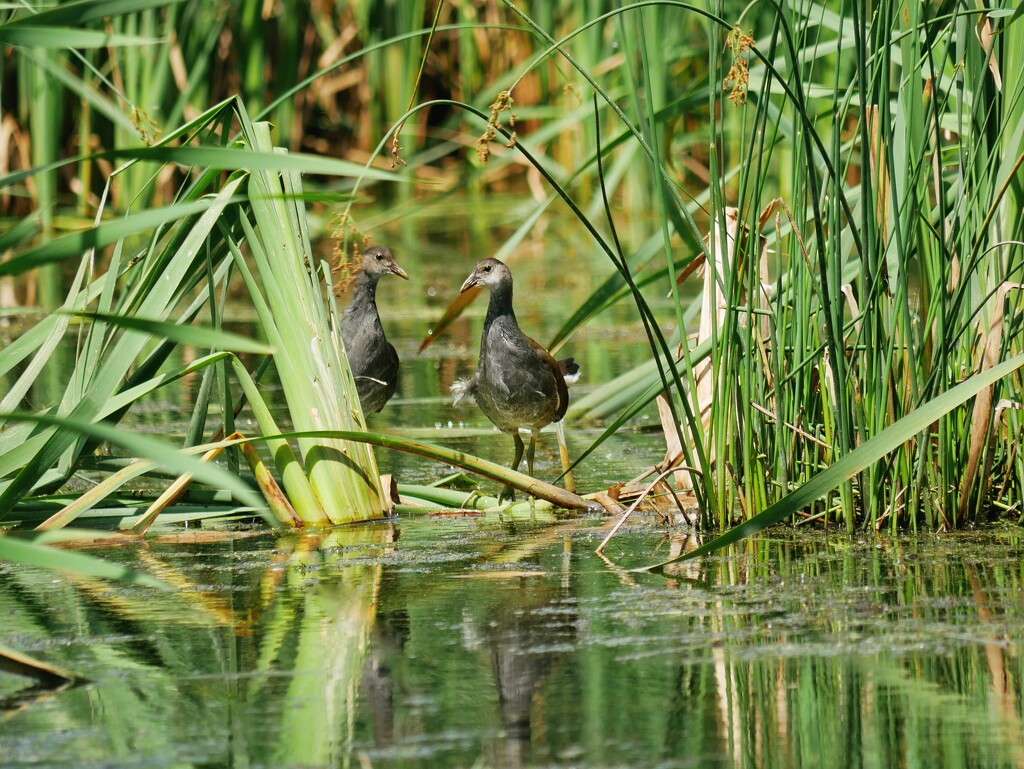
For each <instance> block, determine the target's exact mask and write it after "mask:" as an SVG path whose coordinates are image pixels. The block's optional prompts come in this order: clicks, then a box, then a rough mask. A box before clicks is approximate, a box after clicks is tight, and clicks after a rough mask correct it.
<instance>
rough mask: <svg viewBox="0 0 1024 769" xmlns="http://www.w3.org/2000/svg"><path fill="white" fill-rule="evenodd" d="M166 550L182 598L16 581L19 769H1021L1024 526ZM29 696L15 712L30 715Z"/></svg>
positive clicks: (486, 529)
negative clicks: (734, 542) (702, 542)
mask: <svg viewBox="0 0 1024 769" xmlns="http://www.w3.org/2000/svg"><path fill="white" fill-rule="evenodd" d="M601 523H603V522H602V521H596V520H583V521H577V522H572V523H568V524H562V525H560V526H557V527H550V526H541V525H535V524H534V525H530V524H522V523H509V524H506V525H498V524H484V523H481V522H478V521H472V520H469V519H467V520H462V521H460V520H451V519H447V520H445V521H444V523H436V522H428V521H403V522H401V523H400V524H398V525H397V526H376V527H364V528H357V529H346V530H342V531H339V532H332V533H331V534H330V535H329V536H327V537H325V538H310V537H299V538H285V539H281V540H273V539H271V538H270V537H269V536H267V535H261V536H255V537H246V538H237V537H229V538H224V539H222V540H219V541H218V540H215V539H208V540H205V541H202V542H200V543H186V542H183V541H182V540H181V538H178V539H176V540H173V541H171V540H168V541H160V540H156V541H155V542H153V543H152V544H151V546H150V547H148V548H145V549H142V548H140V549H139V550H138V551H137V552H131V551H128V550H125V549H121V550H119V551H117V553H118V554H119V556H120V557H121V558H123V559H124V560H125V561H126V562H127V563H129V564H130V565H132V566H134V567H136V568H148V569H149V570H151V571H159V573H160V576H161V577H163V578H165V579H169V580H172V581H175V580H176V581H175V584H176V585H178V588H179V589H178V590H177V591H176V592H173V593H168V594H159V595H158V594H152V593H150V592H148V591H143V590H140V589H138V588H118V589H116V590H111V589H110V587H109V586H105V587H104V586H97V585H94V584H91V583H83V582H81V581H58V582H56V583H55V582H54V581H53V580H52V577H51V576H50V575H44V574H42V573H35V572H32V571H29V570H17V571H14V570H11V569H10V568H9V567H4V569H5V570H4V571H3V572H2V574H0V578H2V581H3V584H4V586H5V590H4V591H3V592H2V593H0V616H3V617H4V623H3V625H2V626H0V643H3V644H7V645H8V646H12V647H14V648H19V649H21V650H23V651H26V652H29V653H32V654H35V655H36V656H40V657H42V658H44V659H46V660H48V661H50V662H53V663H56V664H60V665H62V666H65V667H69V668H72V669H74V670H76V671H78V672H80V673H81V674H83V675H85V676H87V677H88V678H90V679H91V680H92V683H90V684H88V685H86V686H83V687H78V688H75V689H70V690H65V691H60V692H55V693H52V694H50V695H49V696H47V697H45V698H38V699H37V698H21V699H17V698H15V697H13V695H14V694H15V693H16V692H17V691H18V690H19V687H22V688H24V687H27V683H25V682H21V683H18V682H17V681H15V680H14V679H13V678H10V677H0V698H4V700H5V701H6V702H7V703H8V704H9V705H11V707H10V708H9V709H8V710H6V711H5V712H4V713H3V714H2V715H0V745H2V746H3V752H2V754H0V755H2V761H0V764H3V765H4V766H12V767H21V766H33V767H35V766H54V767H64V766H67V767H72V766H74V767H81V766H101V765H102V766H126V767H134V766H139V767H141V766H153V765H159V766H163V765H174V766H232V767H256V766H260V767H264V766H266V767H342V766H360V767H363V766H372V767H390V766H394V767H398V766H401V767H468V766H481V767H507V768H512V767H533V766H576V767H604V766H609V767H611V766H614V767H622V766H630V767H633V766H635V767H650V766H659V767H683V766H700V767H705V766H710V767H716V766H722V767H725V766H729V767H791V766H820V765H841V766H851V767H888V766H959V767H1004V766H1005V767H1020V766H1024V745H1022V737H1021V731H1022V730H1021V710H1022V705H1021V683H1022V674H1024V666H1022V664H1021V657H1020V644H1021V641H1022V639H1024V611H1022V608H1024V607H1022V604H1021V600H1020V596H1021V594H1022V587H1024V586H1022V584H1021V582H1022V572H1021V569H1020V563H1021V549H1022V547H1021V542H1020V539H1019V537H1018V536H1017V535H1016V534H1015V533H1004V534H999V535H975V536H971V535H965V536H958V537H957V538H950V539H936V538H928V539H913V540H908V541H904V542H901V543H899V544H893V545H887V546H885V547H876V546H873V545H871V544H869V543H852V544H851V543H850V542H849V541H848V540H847V539H845V538H841V539H837V540H830V539H828V538H826V537H820V536H816V537H807V536H796V535H791V534H788V533H785V532H783V533H778V534H776V535H774V536H773V537H772V538H770V539H769V538H766V539H762V540H760V541H759V542H757V543H753V544H748V545H746V546H745V547H744V548H743V549H741V550H737V551H734V552H732V553H730V554H728V555H727V556H725V557H722V558H718V559H704V560H701V561H699V562H695V563H694V564H687V565H686V566H685V567H684V568H681V569H680V570H679V571H678V572H677V573H676V574H673V575H670V576H669V577H668V578H663V577H655V576H652V575H646V574H639V573H635V572H631V571H629V567H631V566H635V565H639V564H642V563H649V562H652V561H654V560H657V559H660V558H661V557H663V556H664V554H665V550H666V548H676V549H680V550H682V549H686V548H689V547H691V546H692V544H693V543H692V542H688V541H687V539H686V538H685V537H676V538H670V539H668V540H664V541H663V534H662V533H661V532H657V531H654V530H647V529H645V527H644V524H643V523H642V522H637V523H635V524H633V526H634V528H633V529H632V530H630V531H625V532H621V533H620V535H619V536H617V537H616V538H615V539H613V540H612V542H611V544H610V545H609V546H608V548H607V551H606V554H605V555H606V558H607V560H602V559H601V558H600V557H598V556H596V555H594V554H593V549H594V547H595V546H596V545H597V543H598V542H599V541H600V540H601V538H602V535H603V531H602V530H601V526H600V525H598V524H601ZM15 702H17V704H16V705H15V704H14V703H15Z"/></svg>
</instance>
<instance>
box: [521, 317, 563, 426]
mask: <svg viewBox="0 0 1024 769" xmlns="http://www.w3.org/2000/svg"><path fill="white" fill-rule="evenodd" d="M526 341H528V342H529V343H530V346H531V347H533V349H535V350H536V351H537V352H538V353H539V354H540V359H541V360H542V361H544V364H545V365H546V366H547V367H548V369H549V370H550V371H551V376H552V377H554V379H555V392H556V393H558V405H557V406H556V407H555V416H554V417H553V418H552V420H551V421H552V422H560V421H561V419H562V417H564V416H565V412H566V410H567V409H568V408H569V388H568V387H567V386H566V384H565V373H564V372H563V371H562V367H561V366H559V365H558V361H556V360H555V359H554V358H552V357H551V353H549V352H548V351H547V350H545V349H544V348H543V347H541V346H540V345H539V344H537V342H535V341H534V340H533V339H530V337H526Z"/></svg>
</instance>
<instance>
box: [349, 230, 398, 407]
mask: <svg viewBox="0 0 1024 769" xmlns="http://www.w3.org/2000/svg"><path fill="white" fill-rule="evenodd" d="M389 274H390V275H397V276H398V277H400V278H405V279H406V280H408V279H409V276H408V275H407V274H406V272H405V270H403V269H402V268H401V267H400V266H399V264H398V262H396V261H395V255H394V254H393V253H391V249H390V248H385V247H384V246H373V247H372V248H368V249H367V250H366V252H365V253H364V254H363V267H362V269H361V270H360V271H359V273H358V274H357V275H356V280H355V284H354V286H353V288H352V302H351V304H349V306H348V308H346V310H345V314H344V315H343V316H342V318H341V336H342V338H343V339H344V340H345V352H347V353H348V362H349V365H350V366H351V367H352V376H353V377H355V380H356V391H357V392H358V393H359V403H360V405H361V406H362V407H363V414H372V413H376V412H378V411H380V410H381V409H382V408H384V404H385V403H387V402H388V401H389V400H390V399H391V396H392V395H394V394H395V388H396V387H398V353H397V352H396V351H395V348H394V345H392V344H391V343H390V342H389V341H388V340H387V337H386V336H384V327H383V326H382V325H381V324H380V315H379V314H378V313H377V281H378V280H380V279H381V276H382V275H389Z"/></svg>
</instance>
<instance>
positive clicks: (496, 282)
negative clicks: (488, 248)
mask: <svg viewBox="0 0 1024 769" xmlns="http://www.w3.org/2000/svg"><path fill="white" fill-rule="evenodd" d="M506 282H507V283H511V282H512V272H511V270H509V268H508V267H506V266H505V264H504V263H503V262H499V261H498V260H497V259H481V260H480V261H479V262H477V263H476V267H474V268H473V272H472V274H470V276H469V277H468V278H466V282H465V283H463V284H462V288H461V289H459V293H460V294H461V293H464V292H465V291H467V290H469V289H470V288H472V287H473V286H484V287H485V288H487V289H488V290H493V289H494V288H495V287H496V286H500V285H501V284H503V283H506Z"/></svg>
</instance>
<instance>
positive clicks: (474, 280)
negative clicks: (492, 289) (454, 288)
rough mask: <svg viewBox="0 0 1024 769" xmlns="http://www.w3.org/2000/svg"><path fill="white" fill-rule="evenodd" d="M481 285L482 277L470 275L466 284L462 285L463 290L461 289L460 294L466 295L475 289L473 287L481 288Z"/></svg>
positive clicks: (474, 274)
mask: <svg viewBox="0 0 1024 769" xmlns="http://www.w3.org/2000/svg"><path fill="white" fill-rule="evenodd" d="M479 285H480V276H479V275H477V274H476V273H475V272H474V273H473V274H472V275H470V276H469V277H468V278H466V282H465V283H463V284H462V288H460V289H459V293H460V294H464V293H466V292H467V291H469V289H471V288H473V286H479Z"/></svg>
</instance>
